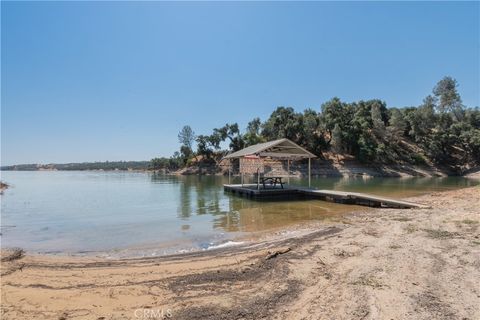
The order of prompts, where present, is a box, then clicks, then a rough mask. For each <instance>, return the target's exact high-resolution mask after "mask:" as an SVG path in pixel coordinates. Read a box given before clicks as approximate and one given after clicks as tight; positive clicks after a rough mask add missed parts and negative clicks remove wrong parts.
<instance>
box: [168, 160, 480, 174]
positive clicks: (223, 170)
mask: <svg viewBox="0 0 480 320" xmlns="http://www.w3.org/2000/svg"><path fill="white" fill-rule="evenodd" d="M228 169H229V164H228V163H220V164H219V165H217V164H196V165H193V166H190V167H187V168H183V169H180V170H178V171H176V172H172V173H173V174H177V175H228ZM266 171H267V172H269V171H270V172H271V173H272V174H275V175H287V165H286V163H282V162H278V161H270V162H266ZM479 171H480V168H474V169H469V170H464V169H462V168H456V169H455V168H451V167H441V166H434V165H426V164H425V165H411V164H403V165H400V164H390V165H386V164H364V163H360V162H358V161H355V160H348V159H342V160H338V159H330V160H314V161H312V167H311V174H312V175H313V176H322V177H340V176H343V177H356V176H370V177H444V176H461V175H464V174H465V175H466V174H468V173H470V172H479ZM290 175H292V176H304V177H305V176H307V175H308V166H307V164H306V163H302V162H293V163H292V164H291V166H290Z"/></svg>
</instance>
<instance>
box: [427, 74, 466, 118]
mask: <svg viewBox="0 0 480 320" xmlns="http://www.w3.org/2000/svg"><path fill="white" fill-rule="evenodd" d="M457 87H458V83H457V80H455V79H453V78H452V77H449V76H447V77H444V78H443V79H442V80H440V81H439V82H438V83H437V85H436V86H435V87H434V88H433V94H434V95H435V97H437V99H438V106H437V107H438V110H439V111H440V112H441V113H447V112H450V113H451V114H452V116H453V118H454V120H456V121H460V120H462V119H463V116H464V112H465V110H464V106H463V105H462V99H461V98H460V94H459V93H458V91H457Z"/></svg>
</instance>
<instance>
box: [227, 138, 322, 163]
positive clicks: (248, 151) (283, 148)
mask: <svg viewBox="0 0 480 320" xmlns="http://www.w3.org/2000/svg"><path fill="white" fill-rule="evenodd" d="M245 156H259V157H271V158H282V159H289V158H296V159H298V158H316V157H317V156H316V155H314V154H313V153H311V152H310V151H307V150H306V149H304V148H302V147H300V146H299V145H298V144H296V143H295V142H293V141H291V140H289V139H286V138H284V139H279V140H274V141H269V142H265V143H259V144H255V145H253V146H249V147H246V148H245V149H242V150H239V151H236V152H233V153H230V154H228V155H226V156H225V157H224V159H234V158H243V157H245Z"/></svg>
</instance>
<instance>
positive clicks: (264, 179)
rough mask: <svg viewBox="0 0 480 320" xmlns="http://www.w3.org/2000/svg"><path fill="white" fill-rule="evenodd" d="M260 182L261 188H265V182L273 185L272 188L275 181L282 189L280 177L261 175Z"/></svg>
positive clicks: (274, 185) (275, 184)
mask: <svg viewBox="0 0 480 320" xmlns="http://www.w3.org/2000/svg"><path fill="white" fill-rule="evenodd" d="M260 183H262V184H263V189H266V188H267V186H266V184H267V183H268V184H270V185H271V186H273V187H274V188H275V187H276V186H277V183H279V184H280V186H281V187H282V189H283V182H282V177H262V178H260Z"/></svg>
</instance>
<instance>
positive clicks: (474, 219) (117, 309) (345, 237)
mask: <svg viewBox="0 0 480 320" xmlns="http://www.w3.org/2000/svg"><path fill="white" fill-rule="evenodd" d="M410 200H411V201H416V202H421V203H424V204H427V205H430V206H431V207H432V208H431V209H410V210H400V209H365V210H363V211H361V212H356V213H353V214H349V215H347V216H345V218H344V219H343V222H342V223H338V224H335V225H332V226H329V227H326V226H324V225H323V226H322V225H321V224H318V225H317V226H314V227H316V228H315V229H316V231H315V232H313V233H310V234H308V235H306V236H302V237H298V238H291V239H287V240H279V241H275V242H265V243H260V244H258V245H255V246H246V247H240V248H228V249H223V250H218V251H208V252H199V253H194V254H186V255H176V256H169V257H157V258H149V259H148V258H147V259H128V260H100V259H92V258H89V259H87V258H69V257H50V256H33V255H27V256H24V255H23V253H22V252H19V251H8V252H7V251H4V252H2V267H1V272H2V284H1V289H2V290H1V291H2V292H1V296H2V309H1V315H2V319H147V318H148V319H161V316H162V315H163V317H164V318H171V319H261V318H265V319H312V320H317V319H480V283H479V279H480V235H479V226H480V209H479V208H480V188H479V187H474V188H468V189H462V190H456V191H449V192H443V193H434V194H431V195H426V196H421V197H416V198H410Z"/></svg>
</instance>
